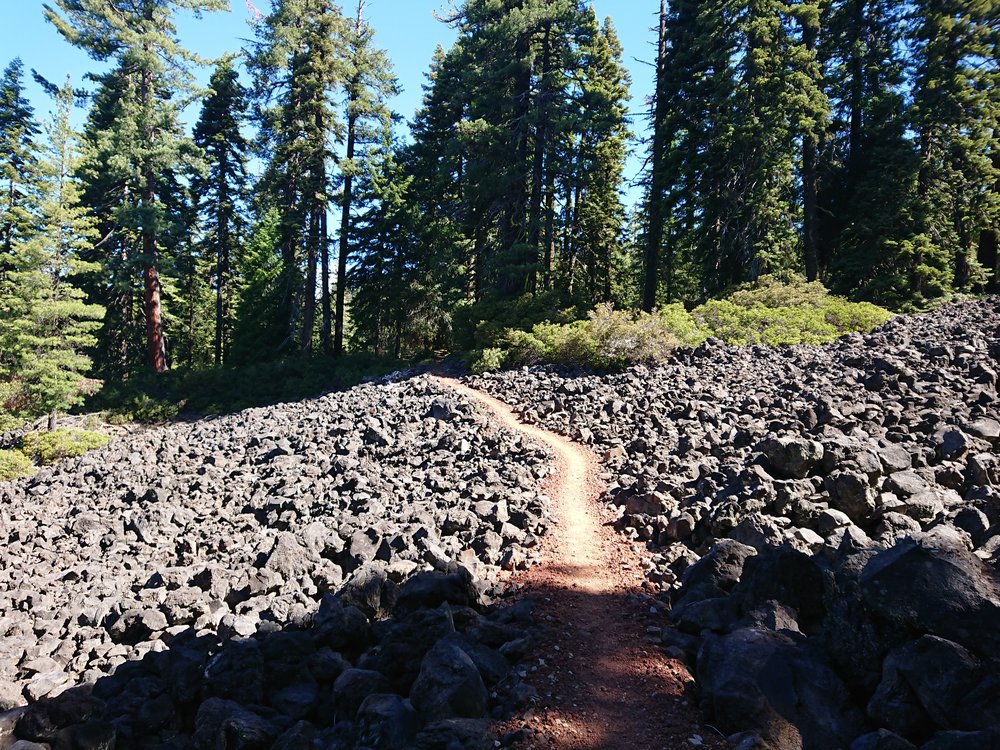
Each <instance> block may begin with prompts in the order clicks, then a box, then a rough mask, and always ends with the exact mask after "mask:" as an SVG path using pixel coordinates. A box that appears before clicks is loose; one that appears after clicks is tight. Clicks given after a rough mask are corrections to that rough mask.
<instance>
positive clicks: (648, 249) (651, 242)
mask: <svg viewBox="0 0 1000 750" xmlns="http://www.w3.org/2000/svg"><path fill="white" fill-rule="evenodd" d="M667 29H668V25H667V0H660V15H659V34H658V36H657V50H656V63H655V68H656V75H655V78H654V83H655V85H654V92H653V99H652V111H651V114H650V117H651V120H652V122H651V130H652V141H651V143H650V154H649V164H650V167H649V185H648V187H647V189H646V198H645V200H646V204H647V206H648V209H647V216H648V219H647V225H646V229H645V238H644V239H645V247H644V248H643V286H642V309H643V310H645V311H646V312H652V311H653V308H654V307H656V299H657V291H658V288H659V285H660V258H661V253H662V247H663V232H664V225H665V223H666V222H665V219H664V212H665V210H666V204H667V181H668V179H669V176H668V173H667V169H666V164H665V161H666V159H667V151H668V144H669V138H670V135H669V130H670V128H671V124H670V123H669V122H668V121H667V115H668V112H669V107H670V93H671V92H670V89H669V88H668V86H669V78H668V76H669V75H670V74H671V70H670V56H671V53H672V52H673V51H674V50H673V49H671V48H668V38H667ZM670 294H671V293H670V292H668V295H667V296H668V298H669V297H670Z"/></svg>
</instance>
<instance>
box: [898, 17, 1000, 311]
mask: <svg viewBox="0 0 1000 750" xmlns="http://www.w3.org/2000/svg"><path fill="white" fill-rule="evenodd" d="M910 36H911V40H912V44H913V46H914V49H913V63H914V71H913V73H914V83H913V89H914V102H913V113H912V121H913V129H914V130H915V131H916V133H917V139H918V149H919V158H920V167H919V174H918V182H917V198H918V205H917V208H916V212H915V213H916V216H915V218H916V222H917V228H918V234H917V235H916V236H915V237H914V238H913V239H912V240H911V241H910V242H909V243H908V248H907V251H908V254H909V255H910V257H911V265H910V268H911V269H912V273H913V289H914V291H915V292H916V293H917V294H918V295H923V296H936V295H938V294H941V293H944V292H947V291H950V290H951V289H952V288H955V289H958V290H962V291H966V290H969V289H970V288H972V287H973V286H974V285H976V284H979V283H981V282H982V281H983V277H982V276H981V269H980V268H979V266H978V263H977V258H976V255H977V249H978V244H979V240H980V236H981V235H982V233H983V232H984V231H989V230H995V229H996V227H997V222H998V216H1000V201H998V195H997V192H996V185H997V182H998V179H1000V171H998V169H997V165H996V163H995V162H994V157H995V154H997V153H998V151H1000V128H998V126H1000V121H998V111H1000V102H998V99H997V94H996V85H995V84H996V83H997V73H998V59H1000V57H998V49H997V42H998V40H1000V26H998V25H997V11H996V4H995V2H992V1H991V0H976V1H974V2H969V1H968V0H963V1H961V2H959V1H958V0H919V1H918V2H916V3H914V7H913V18H912V21H911V32H910Z"/></svg>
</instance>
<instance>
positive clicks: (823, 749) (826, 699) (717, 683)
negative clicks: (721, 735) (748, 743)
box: [697, 628, 863, 750]
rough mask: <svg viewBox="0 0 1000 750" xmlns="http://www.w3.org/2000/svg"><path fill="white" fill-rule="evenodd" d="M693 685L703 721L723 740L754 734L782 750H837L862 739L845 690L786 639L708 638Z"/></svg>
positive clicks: (752, 634) (813, 654)
mask: <svg viewBox="0 0 1000 750" xmlns="http://www.w3.org/2000/svg"><path fill="white" fill-rule="evenodd" d="M697 678H698V683H699V685H700V687H701V691H702V696H703V698H702V706H703V708H704V709H705V710H706V713H707V714H708V716H709V720H710V721H711V722H712V723H713V724H714V725H715V726H717V727H719V729H721V730H722V731H723V732H725V733H727V734H731V733H734V732H742V731H755V732H759V734H760V735H761V737H762V738H763V739H764V740H765V741H767V742H768V743H770V746H771V747H774V748H780V749H782V750H784V749H785V748H789V749H790V748H815V750H835V749H836V748H843V747H846V746H847V745H849V744H850V742H851V740H853V739H854V738H855V737H857V736H858V735H859V734H860V733H861V731H860V730H861V727H862V726H863V720H862V717H861V716H860V714H859V713H858V712H857V711H856V710H855V709H854V708H853V706H852V704H851V702H850V694H849V692H848V690H847V688H846V687H845V686H844V684H843V683H842V682H841V681H840V680H839V678H838V677H837V676H836V674H834V672H833V670H832V669H830V667H829V665H828V664H826V663H825V661H824V659H823V657H822V655H821V654H820V653H819V652H818V651H816V650H815V649H812V648H810V647H809V646H808V644H806V643H805V642H803V641H802V640H801V639H798V638H793V637H791V636H790V635H788V634H787V631H784V632H781V633H778V632H774V631H768V630H759V629H751V628H745V629H741V630H737V631H735V632H733V633H730V634H728V635H724V636H710V637H709V638H707V639H706V640H705V642H704V644H703V646H702V648H701V651H700V653H699V654H698V667H697Z"/></svg>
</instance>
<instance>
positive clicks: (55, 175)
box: [0, 80, 104, 429]
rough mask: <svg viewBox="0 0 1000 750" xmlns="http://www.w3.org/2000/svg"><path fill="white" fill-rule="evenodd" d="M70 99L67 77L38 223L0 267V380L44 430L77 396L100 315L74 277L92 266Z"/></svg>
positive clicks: (40, 175) (47, 153)
mask: <svg viewBox="0 0 1000 750" xmlns="http://www.w3.org/2000/svg"><path fill="white" fill-rule="evenodd" d="M73 102H74V91H73V88H72V85H71V83H70V81H69V80H67V82H66V84H65V86H64V87H63V88H62V89H60V90H59V92H58V96H57V101H56V105H57V106H56V109H55V112H54V114H53V117H52V121H51V122H50V123H48V124H47V125H46V128H45V134H46V144H45V148H44V151H43V152H42V154H41V158H40V159H38V160H37V162H36V169H37V179H38V182H37V190H38V219H37V226H36V227H35V228H34V230H33V232H32V234H31V235H30V236H17V235H16V236H15V237H14V239H13V241H12V246H11V253H10V254H9V255H8V256H7V258H8V263H10V265H9V267H8V268H7V270H6V271H5V272H4V273H2V274H0V311H2V314H0V383H6V384H7V386H6V389H7V390H8V392H9V393H16V394H17V398H16V399H15V403H16V404H17V407H18V408H17V411H19V412H20V413H21V414H22V415H24V416H30V415H37V414H43V413H49V414H50V419H49V427H50V429H52V428H54V427H55V424H56V417H57V413H58V412H59V411H65V410H66V409H68V408H69V407H71V406H73V405H75V404H77V403H79V402H80V401H81V400H82V397H83V395H84V393H85V390H86V389H85V388H84V383H85V373H86V371H87V370H88V369H89V368H90V365H91V361H90V359H89V358H88V357H87V356H86V354H85V350H86V349H88V348H89V347H91V346H92V345H93V344H94V342H95V337H94V336H93V332H94V331H95V330H96V329H97V328H99V327H100V322H99V321H100V320H101V318H102V317H103V314H104V310H103V309H102V308H101V307H100V306H98V305H93V304H88V303H87V302H86V300H85V295H84V293H83V292H82V291H81V290H80V289H78V288H77V287H76V286H74V283H73V281H74V279H75V278H78V277H79V276H80V275H82V274H87V273H90V272H93V271H94V270H95V267H94V265H93V264H88V263H85V262H83V261H82V260H81V259H80V253H81V251H82V250H84V249H85V248H88V247H90V246H91V245H92V243H93V241H94V239H95V237H96V230H95V227H94V222H93V219H92V218H91V217H90V216H89V214H88V212H87V211H86V209H85V208H84V207H82V206H81V205H80V197H81V192H80V187H79V185H78V184H77V182H76V179H75V176H74V173H75V171H76V168H77V166H78V164H79V160H80V156H79V151H80V148H79V144H78V139H77V136H76V134H75V133H74V131H73V129H72V127H71V125H70V116H71V112H72V108H73ZM33 161H34V159H33ZM12 386H13V387H12ZM10 406H11V404H8V407H7V408H8V409H9V408H10Z"/></svg>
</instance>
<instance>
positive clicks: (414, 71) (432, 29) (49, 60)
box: [0, 0, 659, 198]
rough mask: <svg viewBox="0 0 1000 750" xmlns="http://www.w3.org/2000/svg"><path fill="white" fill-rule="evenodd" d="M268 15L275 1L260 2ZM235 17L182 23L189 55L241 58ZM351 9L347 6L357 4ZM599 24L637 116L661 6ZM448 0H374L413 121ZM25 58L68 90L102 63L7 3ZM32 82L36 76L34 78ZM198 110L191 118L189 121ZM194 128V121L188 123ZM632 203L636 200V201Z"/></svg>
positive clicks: (23, 4)
mask: <svg viewBox="0 0 1000 750" xmlns="http://www.w3.org/2000/svg"><path fill="white" fill-rule="evenodd" d="M254 2H255V4H256V5H257V6H258V7H259V8H260V9H261V10H263V11H265V12H266V11H267V10H268V9H269V7H270V2H269V0H254ZM230 3H231V5H232V10H230V11H228V12H222V13H206V14H205V15H204V16H203V17H202V18H201V19H195V18H193V17H182V18H180V19H179V21H178V35H179V37H180V39H181V42H182V43H183V44H184V46H186V47H187V48H189V49H192V50H194V51H195V52H197V53H199V54H200V55H203V56H205V57H216V56H219V55H221V54H223V53H225V52H234V51H237V50H239V49H240V48H242V47H243V46H244V45H245V41H244V40H247V39H249V38H250V37H251V36H252V32H251V30H250V27H249V25H248V21H249V18H250V13H249V11H248V10H247V8H246V4H245V0H230ZM351 4H352V3H348V5H351ZM592 4H593V6H594V9H595V10H596V12H597V14H598V16H599V17H600V18H602V19H603V18H604V17H605V16H611V17H612V19H613V20H614V23H615V26H616V27H617V29H618V33H619V35H620V36H621V38H622V44H623V46H624V48H625V64H626V65H627V66H628V67H629V69H630V70H631V72H632V98H633V99H632V108H631V109H632V112H634V113H641V112H643V111H644V100H645V98H646V97H647V96H648V95H649V94H650V92H651V91H652V87H653V80H652V78H653V69H652V67H651V66H650V64H649V62H650V61H651V60H652V58H653V56H654V47H653V42H654V40H655V37H654V32H653V31H652V30H651V29H652V27H653V25H654V23H655V20H656V19H655V14H656V12H657V11H658V10H659V4H658V3H656V2H655V0H593V2H592ZM447 10H448V3H447V2H446V0H368V18H369V21H370V23H371V24H372V25H373V26H374V27H375V29H376V31H377V36H376V40H377V42H378V45H379V46H380V47H382V48H383V49H385V50H386V51H387V52H388V54H389V57H390V59H391V60H392V61H393V64H394V66H395V71H396V75H397V77H398V78H399V82H400V84H401V86H402V88H403V93H402V94H401V95H400V96H399V97H398V98H397V99H396V100H395V101H393V103H392V106H393V109H395V111H396V112H398V113H399V114H400V115H401V116H402V117H403V118H404V119H405V120H409V119H410V118H411V117H412V116H413V113H414V112H415V111H416V109H417V107H418V106H419V104H420V99H421V96H422V90H421V86H422V85H423V83H424V82H425V74H426V72H427V69H428V66H429V64H430V61H431V56H432V55H433V53H434V48H435V47H436V46H437V45H438V44H442V45H444V46H445V47H446V48H447V47H448V46H450V44H451V43H452V41H453V40H454V36H455V35H454V32H453V31H452V30H451V29H449V28H448V27H447V26H446V25H445V24H443V23H441V22H440V21H438V20H436V19H435V17H434V14H435V11H437V12H438V13H439V14H442V13H446V12H447ZM15 57H20V58H21V59H22V61H23V62H24V66H25V69H26V70H29V71H30V70H31V69H35V70H37V71H38V72H39V73H41V74H42V75H43V76H45V77H46V78H48V79H49V80H50V81H54V82H56V83H61V82H62V81H63V80H64V79H65V77H66V74H67V73H69V74H71V75H72V77H73V79H74V81H76V82H77V83H78V84H79V83H82V79H83V75H84V74H85V73H87V72H88V71H95V70H97V69H98V68H99V64H98V63H96V62H95V61H94V60H91V59H90V58H89V57H88V56H87V55H86V54H85V53H83V52H81V51H80V50H77V49H75V48H74V47H71V46H70V45H69V44H68V43H66V42H65V41H64V40H63V39H62V37H60V36H59V34H58V33H57V32H56V30H55V28H54V27H52V26H51V25H50V24H48V23H46V22H45V20H44V18H43V16H42V0H0V69H2V68H3V67H5V66H6V65H7V63H8V62H10V60H12V59H13V58H15ZM29 78H30V75H29ZM198 79H199V81H200V82H201V83H205V82H207V80H208V71H200V72H199V74H198ZM28 94H29V97H30V98H31V100H32V103H33V104H34V105H35V108H36V114H37V115H38V116H39V117H43V116H44V114H45V113H46V112H47V111H48V109H49V102H48V98H47V97H46V96H45V95H44V94H43V93H42V92H41V91H40V90H39V88H38V87H37V86H36V85H35V83H34V81H30V80H29V81H28ZM195 117H197V111H191V112H189V113H188V119H189V120H193V119H194V118H195ZM189 125H190V122H189ZM644 126H645V121H644V120H643V119H642V118H641V117H639V118H636V119H635V120H634V122H633V130H635V131H636V132H640V131H641V130H642V129H643V128H644ZM640 165H641V154H636V155H633V157H632V158H631V159H630V161H629V169H628V172H627V176H628V177H629V178H632V177H634V175H635V173H636V172H637V171H638V169H639V167H640ZM630 198H634V196H633V195H630Z"/></svg>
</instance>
